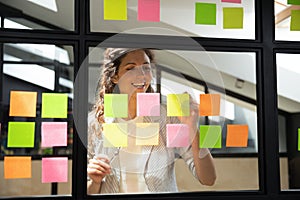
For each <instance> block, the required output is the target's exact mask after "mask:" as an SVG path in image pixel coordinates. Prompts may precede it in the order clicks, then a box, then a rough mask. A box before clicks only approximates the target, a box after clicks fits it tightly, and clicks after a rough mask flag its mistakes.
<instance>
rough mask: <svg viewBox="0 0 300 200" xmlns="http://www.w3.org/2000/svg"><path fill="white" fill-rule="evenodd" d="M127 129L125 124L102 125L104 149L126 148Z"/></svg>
mask: <svg viewBox="0 0 300 200" xmlns="http://www.w3.org/2000/svg"><path fill="white" fill-rule="evenodd" d="M127 131H128V129H127V124H126V123H111V124H103V135H104V138H103V146H104V147H127V145H128V142H127V136H128V132H127Z"/></svg>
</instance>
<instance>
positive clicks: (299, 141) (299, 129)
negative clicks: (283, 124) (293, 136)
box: [298, 128, 300, 151]
mask: <svg viewBox="0 0 300 200" xmlns="http://www.w3.org/2000/svg"><path fill="white" fill-rule="evenodd" d="M298 151H300V128H298Z"/></svg>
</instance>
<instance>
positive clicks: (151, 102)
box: [137, 93, 160, 116]
mask: <svg viewBox="0 0 300 200" xmlns="http://www.w3.org/2000/svg"><path fill="white" fill-rule="evenodd" d="M137 116H160V94H159V93H138V94H137Z"/></svg>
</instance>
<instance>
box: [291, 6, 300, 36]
mask: <svg viewBox="0 0 300 200" xmlns="http://www.w3.org/2000/svg"><path fill="white" fill-rule="evenodd" d="M291 31H300V10H292V11H291Z"/></svg>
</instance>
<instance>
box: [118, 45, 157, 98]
mask: <svg viewBox="0 0 300 200" xmlns="http://www.w3.org/2000/svg"><path fill="white" fill-rule="evenodd" d="M151 71H152V69H151V65H150V59H149V57H148V56H147V54H146V53H145V52H144V51H143V50H136V51H132V52H129V53H128V54H126V56H125V57H124V58H123V59H122V60H121V63H120V66H119V70H118V74H117V77H116V84H117V85H118V86H119V89H120V93H122V94H129V95H130V96H131V95H133V94H135V93H142V92H146V90H147V89H148V87H149V86H150V83H151V79H152V72H151Z"/></svg>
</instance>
